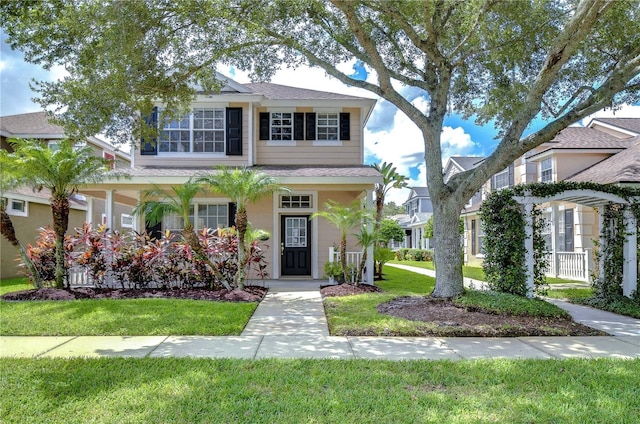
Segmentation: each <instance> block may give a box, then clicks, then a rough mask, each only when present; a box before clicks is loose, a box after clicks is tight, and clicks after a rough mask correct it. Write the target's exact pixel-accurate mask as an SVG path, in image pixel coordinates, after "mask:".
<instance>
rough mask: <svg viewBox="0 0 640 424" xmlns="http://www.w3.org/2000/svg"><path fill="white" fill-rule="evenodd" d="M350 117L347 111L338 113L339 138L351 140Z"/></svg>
mask: <svg viewBox="0 0 640 424" xmlns="http://www.w3.org/2000/svg"><path fill="white" fill-rule="evenodd" d="M350 125H351V117H350V114H349V113H341V114H340V140H351V128H350Z"/></svg>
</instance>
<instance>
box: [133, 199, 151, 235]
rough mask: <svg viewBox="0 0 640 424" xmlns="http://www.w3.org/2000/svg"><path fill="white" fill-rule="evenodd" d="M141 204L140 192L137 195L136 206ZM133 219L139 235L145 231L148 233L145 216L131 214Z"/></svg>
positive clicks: (135, 229) (134, 227)
mask: <svg viewBox="0 0 640 424" xmlns="http://www.w3.org/2000/svg"><path fill="white" fill-rule="evenodd" d="M139 204H140V192H138V194H137V195H136V205H139ZM131 218H132V219H133V230H134V231H136V232H138V233H142V232H143V231H146V230H147V229H146V226H145V225H144V222H145V217H144V215H138V214H134V213H131Z"/></svg>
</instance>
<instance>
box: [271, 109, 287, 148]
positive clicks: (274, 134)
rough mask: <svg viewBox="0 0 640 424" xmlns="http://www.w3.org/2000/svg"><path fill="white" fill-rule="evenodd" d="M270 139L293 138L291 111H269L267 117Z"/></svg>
mask: <svg viewBox="0 0 640 424" xmlns="http://www.w3.org/2000/svg"><path fill="white" fill-rule="evenodd" d="M269 120H270V122H269V124H270V133H271V140H275V141H290V140H293V113H292V112H271V115H270V117H269Z"/></svg>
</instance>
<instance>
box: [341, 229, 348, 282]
mask: <svg viewBox="0 0 640 424" xmlns="http://www.w3.org/2000/svg"><path fill="white" fill-rule="evenodd" d="M340 267H341V268H342V278H344V282H345V283H348V282H349V279H348V278H347V235H346V234H342V235H341V236H340Z"/></svg>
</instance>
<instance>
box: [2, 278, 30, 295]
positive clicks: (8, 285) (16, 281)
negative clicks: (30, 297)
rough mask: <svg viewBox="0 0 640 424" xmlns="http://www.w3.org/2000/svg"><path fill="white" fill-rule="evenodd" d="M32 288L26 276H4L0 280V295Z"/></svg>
mask: <svg viewBox="0 0 640 424" xmlns="http://www.w3.org/2000/svg"><path fill="white" fill-rule="evenodd" d="M32 288H33V284H31V283H29V279H28V278H26V277H19V278H5V279H4V280H0V296H2V295H3V294H5V293H10V292H14V291H20V290H30V289H32Z"/></svg>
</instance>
